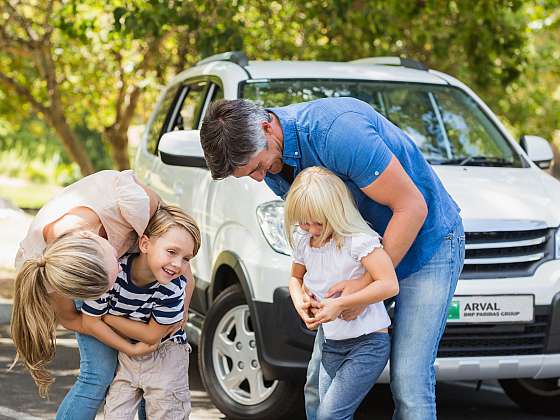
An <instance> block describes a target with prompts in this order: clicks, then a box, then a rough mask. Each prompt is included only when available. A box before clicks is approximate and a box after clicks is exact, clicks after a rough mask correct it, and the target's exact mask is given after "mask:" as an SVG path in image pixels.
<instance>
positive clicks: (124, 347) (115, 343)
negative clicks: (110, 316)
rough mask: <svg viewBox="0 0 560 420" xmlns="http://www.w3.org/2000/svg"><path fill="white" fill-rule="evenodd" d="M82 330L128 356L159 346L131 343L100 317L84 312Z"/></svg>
mask: <svg viewBox="0 0 560 420" xmlns="http://www.w3.org/2000/svg"><path fill="white" fill-rule="evenodd" d="M133 322H135V321H133ZM82 330H83V332H82V333H83V334H88V335H91V336H93V337H95V338H97V339H98V340H99V341H101V342H102V343H104V344H106V345H108V346H109V347H112V348H114V349H115V350H117V351H120V352H123V353H125V354H126V355H128V356H140V355H142V354H146V353H150V352H152V351H154V350H155V349H156V347H157V346H154V345H149V344H145V343H142V342H141V343H136V344H132V343H130V342H129V341H128V340H126V339H125V338H123V337H121V336H120V335H118V334H117V333H116V332H115V331H113V330H112V329H111V327H109V325H107V324H106V323H105V322H103V320H102V319H101V318H100V317H96V316H90V315H86V314H82Z"/></svg>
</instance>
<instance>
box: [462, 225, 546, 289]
mask: <svg viewBox="0 0 560 420" xmlns="http://www.w3.org/2000/svg"><path fill="white" fill-rule="evenodd" d="M465 240H466V243H465V265H464V267H463V272H462V273H461V278H462V279H483V278H504V277H528V276H531V275H533V273H534V272H535V270H536V269H537V267H538V266H539V265H541V264H542V263H543V262H545V261H548V260H551V259H552V258H553V254H554V232H553V230H552V229H537V230H521V231H504V232H500V231H494V232H467V233H466V234H465Z"/></svg>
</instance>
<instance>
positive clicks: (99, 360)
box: [56, 300, 145, 420]
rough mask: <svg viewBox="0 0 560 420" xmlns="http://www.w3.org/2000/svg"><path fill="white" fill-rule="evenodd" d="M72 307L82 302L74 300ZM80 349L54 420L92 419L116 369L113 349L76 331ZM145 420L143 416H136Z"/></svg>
mask: <svg viewBox="0 0 560 420" xmlns="http://www.w3.org/2000/svg"><path fill="white" fill-rule="evenodd" d="M75 305H76V309H78V310H79V309H80V308H81V307H82V301H80V300H76V301H75ZM76 340H77V341H78V348H79V350H80V374H79V375H78V378H77V379H76V383H75V384H74V386H73V387H72V388H71V389H70V391H68V393H67V394H66V396H65V397H64V400H63V401H62V403H61V404H60V406H59V407H58V410H57V412H56V420H93V419H95V415H96V414H97V410H98V409H99V407H101V405H102V404H103V401H105V395H106V394H107V390H108V389H109V385H111V383H112V382H113V378H114V376H115V370H116V368H117V353H118V352H117V351H116V350H114V349H112V348H111V347H109V346H106V345H105V344H103V343H102V342H101V341H99V340H97V339H96V338H94V337H92V336H90V335H85V334H80V333H76ZM139 418H140V420H145V416H144V417H139Z"/></svg>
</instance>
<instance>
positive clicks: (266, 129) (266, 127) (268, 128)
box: [261, 121, 272, 134]
mask: <svg viewBox="0 0 560 420" xmlns="http://www.w3.org/2000/svg"><path fill="white" fill-rule="evenodd" d="M261 127H262V129H263V131H264V132H265V134H272V124H271V123H269V122H268V121H263V122H262V123H261Z"/></svg>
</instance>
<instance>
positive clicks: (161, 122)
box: [146, 85, 180, 155]
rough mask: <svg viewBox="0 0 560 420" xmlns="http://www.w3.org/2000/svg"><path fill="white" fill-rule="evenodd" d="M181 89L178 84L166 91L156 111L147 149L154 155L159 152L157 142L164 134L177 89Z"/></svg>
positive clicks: (149, 132)
mask: <svg viewBox="0 0 560 420" xmlns="http://www.w3.org/2000/svg"><path fill="white" fill-rule="evenodd" d="M179 89H180V86H179V85H176V86H174V87H172V88H171V89H169V90H168V91H167V92H166V93H165V96H164V98H163V100H162V102H161V104H160V107H159V108H158V110H157V111H156V115H155V116H154V119H153V120H152V125H151V126H150V128H149V131H148V139H147V143H146V149H147V150H148V151H149V152H150V153H152V154H154V155H155V154H156V153H157V144H158V142H159V138H160V137H161V136H162V134H163V127H164V126H165V125H166V122H167V121H168V115H169V110H170V109H171V108H172V107H173V103H174V102H175V97H176V96H177V91H178V90H179Z"/></svg>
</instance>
